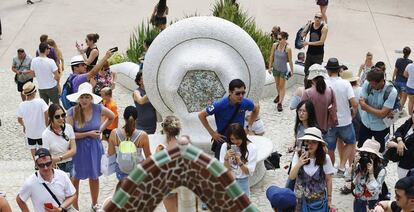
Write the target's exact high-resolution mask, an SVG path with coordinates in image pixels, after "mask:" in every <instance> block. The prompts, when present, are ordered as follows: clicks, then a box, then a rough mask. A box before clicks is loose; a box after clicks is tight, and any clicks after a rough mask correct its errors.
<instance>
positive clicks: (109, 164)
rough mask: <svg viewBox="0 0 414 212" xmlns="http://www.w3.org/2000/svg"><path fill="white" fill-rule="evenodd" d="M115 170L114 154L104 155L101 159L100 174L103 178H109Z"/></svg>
mask: <svg viewBox="0 0 414 212" xmlns="http://www.w3.org/2000/svg"><path fill="white" fill-rule="evenodd" d="M115 168H116V154H113V155H111V156H109V155H107V154H105V155H102V158H101V172H102V174H103V175H105V176H110V175H111V174H113V173H115Z"/></svg>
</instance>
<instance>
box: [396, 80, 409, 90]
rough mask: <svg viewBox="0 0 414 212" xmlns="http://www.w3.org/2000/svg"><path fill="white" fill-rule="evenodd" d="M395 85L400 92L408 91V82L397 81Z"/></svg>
mask: <svg viewBox="0 0 414 212" xmlns="http://www.w3.org/2000/svg"><path fill="white" fill-rule="evenodd" d="M394 85H395V88H396V89H397V91H398V93H400V92H401V91H402V92H404V93H407V82H398V81H395V83H394Z"/></svg>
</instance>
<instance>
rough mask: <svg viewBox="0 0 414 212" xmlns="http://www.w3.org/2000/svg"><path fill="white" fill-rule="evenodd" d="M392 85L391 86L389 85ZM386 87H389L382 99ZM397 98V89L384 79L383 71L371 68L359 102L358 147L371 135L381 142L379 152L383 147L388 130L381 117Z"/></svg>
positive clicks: (390, 111) (388, 113)
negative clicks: (386, 95)
mask: <svg viewBox="0 0 414 212" xmlns="http://www.w3.org/2000/svg"><path fill="white" fill-rule="evenodd" d="M390 86H392V87H390ZM387 89H391V90H390V92H389V95H388V97H387V98H386V99H385V101H384V95H385V93H386V90H387ZM396 98H397V90H396V89H395V88H394V86H393V85H392V84H391V83H389V82H387V81H385V80H384V72H383V71H382V70H379V69H373V70H371V71H370V72H368V74H367V80H366V81H365V83H364V84H363V85H362V89H361V94H360V97H359V104H360V106H361V110H362V112H361V122H362V124H361V128H360V132H359V139H358V147H362V145H363V143H364V142H365V140H367V139H370V138H372V137H374V138H375V140H376V141H378V142H379V143H380V144H381V149H380V152H383V151H384V149H385V136H386V135H387V134H388V133H389V132H390V128H389V126H387V125H386V124H385V123H384V121H383V119H384V118H385V117H387V116H389V115H390V114H392V110H393V108H394V104H395V101H396Z"/></svg>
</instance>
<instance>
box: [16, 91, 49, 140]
mask: <svg viewBox="0 0 414 212" xmlns="http://www.w3.org/2000/svg"><path fill="white" fill-rule="evenodd" d="M48 108H49V107H48V106H47V104H46V102H45V101H44V100H43V99H38V98H36V99H33V100H29V101H24V102H21V103H20V104H19V109H18V110H17V117H19V118H22V119H23V122H24V126H25V127H26V137H27V138H31V139H40V138H42V132H43V131H44V130H45V128H46V125H45V124H46V123H45V112H46V111H47V109H48Z"/></svg>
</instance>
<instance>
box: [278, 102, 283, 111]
mask: <svg viewBox="0 0 414 212" xmlns="http://www.w3.org/2000/svg"><path fill="white" fill-rule="evenodd" d="M277 111H279V112H282V111H283V106H282V104H280V103H278V104H277Z"/></svg>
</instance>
